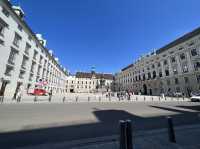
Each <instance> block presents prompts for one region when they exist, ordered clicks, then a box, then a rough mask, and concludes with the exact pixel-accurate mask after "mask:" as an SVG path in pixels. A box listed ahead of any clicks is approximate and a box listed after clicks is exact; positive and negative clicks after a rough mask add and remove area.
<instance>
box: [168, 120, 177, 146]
mask: <svg viewBox="0 0 200 149" xmlns="http://www.w3.org/2000/svg"><path fill="white" fill-rule="evenodd" d="M167 122H168V135H169V141H170V142H172V143H176V137H175V132H174V125H173V120H172V118H171V117H167Z"/></svg>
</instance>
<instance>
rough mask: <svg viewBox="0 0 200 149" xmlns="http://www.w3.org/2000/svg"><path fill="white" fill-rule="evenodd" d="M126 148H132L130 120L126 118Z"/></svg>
mask: <svg viewBox="0 0 200 149" xmlns="http://www.w3.org/2000/svg"><path fill="white" fill-rule="evenodd" d="M126 137H127V139H126V142H127V146H126V149H133V142H132V139H133V137H132V127H131V120H126Z"/></svg>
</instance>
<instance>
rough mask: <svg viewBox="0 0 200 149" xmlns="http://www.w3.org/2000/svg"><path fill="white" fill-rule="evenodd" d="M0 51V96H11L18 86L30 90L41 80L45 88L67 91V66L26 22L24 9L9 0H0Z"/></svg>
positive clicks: (60, 92) (58, 91) (57, 91)
mask: <svg viewBox="0 0 200 149" xmlns="http://www.w3.org/2000/svg"><path fill="white" fill-rule="evenodd" d="M0 52H1V58H0V96H3V95H4V96H6V97H13V96H14V94H15V93H16V91H17V90H18V89H19V88H23V90H24V91H25V92H29V89H31V88H35V87H37V86H38V85H40V84H42V83H44V84H45V86H44V88H45V89H46V90H47V91H51V90H52V91H53V93H59V94H63V93H65V92H66V78H67V76H68V74H67V71H66V69H65V68H63V67H62V66H61V65H60V64H59V61H58V58H56V57H55V56H54V54H53V52H52V51H51V50H49V49H48V48H47V47H46V40H45V39H44V38H43V37H42V35H41V34H35V33H34V32H33V31H32V30H31V28H30V27H29V26H28V24H27V23H26V21H25V13H24V11H23V10H22V9H21V8H20V7H19V6H12V4H11V3H10V2H9V1H8V0H1V1H0Z"/></svg>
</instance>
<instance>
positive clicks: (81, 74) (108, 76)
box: [76, 72, 114, 80]
mask: <svg viewBox="0 0 200 149" xmlns="http://www.w3.org/2000/svg"><path fill="white" fill-rule="evenodd" d="M93 76H94V77H95V78H96V79H106V80H113V79H114V75H112V74H106V73H90V72H77V73H76V77H77V78H92V77H93Z"/></svg>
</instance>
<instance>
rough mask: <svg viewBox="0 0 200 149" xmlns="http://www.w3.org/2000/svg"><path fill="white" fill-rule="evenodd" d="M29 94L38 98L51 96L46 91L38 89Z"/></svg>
mask: <svg viewBox="0 0 200 149" xmlns="http://www.w3.org/2000/svg"><path fill="white" fill-rule="evenodd" d="M29 94H30V95H36V96H47V95H49V93H48V92H47V91H46V90H44V89H38V88H35V89H33V90H31V91H30V92H29Z"/></svg>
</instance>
